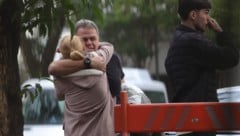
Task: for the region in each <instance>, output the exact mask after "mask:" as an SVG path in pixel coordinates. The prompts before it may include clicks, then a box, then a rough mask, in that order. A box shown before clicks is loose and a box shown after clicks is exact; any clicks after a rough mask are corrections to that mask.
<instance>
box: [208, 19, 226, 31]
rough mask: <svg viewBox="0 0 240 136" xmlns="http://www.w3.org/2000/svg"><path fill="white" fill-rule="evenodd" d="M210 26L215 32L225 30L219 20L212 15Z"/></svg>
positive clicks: (209, 20) (209, 21)
mask: <svg viewBox="0 0 240 136" xmlns="http://www.w3.org/2000/svg"><path fill="white" fill-rule="evenodd" d="M208 26H209V28H211V29H213V30H214V31H215V32H222V31H223V29H222V27H221V26H220V25H219V24H218V22H217V21H216V20H215V19H213V18H211V17H209V18H208Z"/></svg>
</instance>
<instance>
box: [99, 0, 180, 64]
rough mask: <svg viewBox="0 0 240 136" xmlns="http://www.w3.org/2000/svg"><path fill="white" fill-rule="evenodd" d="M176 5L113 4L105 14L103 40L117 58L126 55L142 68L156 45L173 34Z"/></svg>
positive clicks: (147, 0) (167, 0)
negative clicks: (110, 46)
mask: <svg viewBox="0 0 240 136" xmlns="http://www.w3.org/2000/svg"><path fill="white" fill-rule="evenodd" d="M176 2H177V1H176V0H130V1H129V0H114V1H113V6H112V8H111V9H109V10H108V12H107V13H106V14H105V19H106V21H105V22H106V23H105V24H104V27H103V30H104V32H103V38H105V39H107V40H108V41H110V42H112V43H113V44H114V45H115V49H116V50H117V52H119V53H120V54H123V55H124V54H125V55H128V54H130V57H131V58H133V59H135V60H137V61H139V63H138V64H144V62H145V60H146V58H147V57H152V56H153V54H154V51H155V49H156V46H158V43H159V42H161V41H163V40H167V39H168V37H169V32H171V31H172V30H174V28H175V25H176V24H177V22H178V18H177V10H176V9H177V3H176ZM155 55H156V54H155ZM134 62H135V61H134ZM138 66H139V65H138ZM139 67H142V65H140V66H139Z"/></svg>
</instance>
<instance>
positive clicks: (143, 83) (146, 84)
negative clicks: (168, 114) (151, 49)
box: [123, 67, 168, 103]
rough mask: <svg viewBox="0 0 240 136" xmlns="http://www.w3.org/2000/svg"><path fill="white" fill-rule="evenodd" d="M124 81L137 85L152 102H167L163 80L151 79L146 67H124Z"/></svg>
mask: <svg viewBox="0 0 240 136" xmlns="http://www.w3.org/2000/svg"><path fill="white" fill-rule="evenodd" d="M123 72H124V74H125V76H124V80H125V82H126V83H130V84H133V85H135V86H137V87H139V88H140V89H141V90H143V92H144V93H145V94H146V95H147V96H148V97H149V99H150V100H151V102H152V103H165V102H168V95H167V89H166V86H165V84H164V83H163V82H161V81H158V80H153V79H152V78H151V75H150V73H149V71H148V70H147V69H141V68H129V67H124V68H123Z"/></svg>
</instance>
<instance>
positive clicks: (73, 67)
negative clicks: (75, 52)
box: [48, 44, 113, 76]
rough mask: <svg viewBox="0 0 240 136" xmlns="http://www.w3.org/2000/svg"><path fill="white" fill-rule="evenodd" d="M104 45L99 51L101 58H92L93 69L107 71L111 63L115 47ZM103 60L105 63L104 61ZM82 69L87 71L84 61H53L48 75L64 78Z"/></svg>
mask: <svg viewBox="0 0 240 136" xmlns="http://www.w3.org/2000/svg"><path fill="white" fill-rule="evenodd" d="M104 45H105V44H104ZM104 45H102V48H101V49H100V50H99V51H98V52H99V53H100V54H101V57H98V56H97V57H93V58H91V67H92V68H94V69H98V70H101V71H105V70H106V62H108V61H109V59H110V58H111V56H112V53H113V47H112V45H111V44H106V46H104ZM107 46H108V47H107ZM103 52H104V53H103ZM103 58H104V60H105V61H102V59H103ZM81 69H85V66H84V63H83V60H71V59H62V60H57V61H53V62H52V63H51V64H50V65H49V67H48V73H49V74H50V75H53V76H64V75H68V74H71V73H73V72H77V71H79V70H81Z"/></svg>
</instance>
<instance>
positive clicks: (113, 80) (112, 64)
mask: <svg viewBox="0 0 240 136" xmlns="http://www.w3.org/2000/svg"><path fill="white" fill-rule="evenodd" d="M123 77H124V73H123V70H122V64H121V61H120V58H119V57H118V55H117V54H113V55H112V58H111V59H110V61H109V62H108V64H107V78H108V83H109V88H110V91H111V94H112V96H113V97H115V96H119V93H120V91H121V80H122V78H123Z"/></svg>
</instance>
